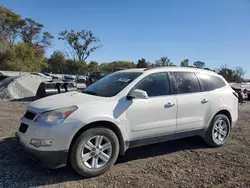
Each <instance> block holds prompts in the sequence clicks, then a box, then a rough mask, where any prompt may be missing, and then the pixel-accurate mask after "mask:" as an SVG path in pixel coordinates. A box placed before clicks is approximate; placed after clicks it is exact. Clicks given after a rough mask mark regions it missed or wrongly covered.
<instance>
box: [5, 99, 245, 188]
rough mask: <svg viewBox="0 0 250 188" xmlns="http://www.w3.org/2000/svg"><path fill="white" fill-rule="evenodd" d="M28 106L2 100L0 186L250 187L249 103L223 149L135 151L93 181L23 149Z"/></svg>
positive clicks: (165, 146) (186, 146)
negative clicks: (19, 134) (21, 131)
mask: <svg viewBox="0 0 250 188" xmlns="http://www.w3.org/2000/svg"><path fill="white" fill-rule="evenodd" d="M27 104H28V103H20V102H7V101H0V187H36V186H48V187H72V188H73V187H88V188H90V187H105V188H109V187H128V188H132V187H140V188H142V187H166V188H170V187H216V188H224V187H232V188H235V187H250V102H247V103H244V104H243V105H241V106H240V109H239V121H238V123H237V125H236V127H235V128H234V129H233V131H232V135H231V138H230V140H229V142H228V144H227V145H226V146H224V147H221V148H209V147H207V145H206V144H204V143H203V141H202V140H201V139H200V138H196V137H194V138H187V139H181V140H176V141H170V142H165V143H160V144H154V145H150V146H146V147H141V148H134V149H131V150H128V151H127V153H126V155H125V156H124V157H123V158H120V159H119V161H118V162H117V164H116V165H115V166H113V167H112V168H111V169H110V170H109V171H108V172H107V173H105V174H104V175H101V176H99V177H95V178H91V179H84V178H82V177H80V176H78V175H77V174H75V173H74V172H73V170H71V169H70V168H69V167H65V168H62V169H57V170H50V169H47V168H42V167H40V166H39V165H37V164H36V163H35V162H33V161H32V160H31V159H30V158H29V157H28V156H27V154H26V153H25V152H24V151H23V150H22V149H21V147H20V146H19V145H18V144H17V140H16V139H15V136H14V133H15V131H17V129H18V127H19V118H20V117H21V116H22V114H23V113H24V111H25V107H26V106H27Z"/></svg>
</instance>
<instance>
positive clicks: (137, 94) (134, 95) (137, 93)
mask: <svg viewBox="0 0 250 188" xmlns="http://www.w3.org/2000/svg"><path fill="white" fill-rule="evenodd" d="M127 99H129V100H131V99H148V94H147V92H146V91H143V90H141V89H135V90H133V91H131V92H130V93H129V94H128V96H127Z"/></svg>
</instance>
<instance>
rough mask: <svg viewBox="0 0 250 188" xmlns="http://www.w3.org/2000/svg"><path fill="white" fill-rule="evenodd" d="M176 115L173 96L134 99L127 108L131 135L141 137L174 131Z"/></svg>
mask: <svg viewBox="0 0 250 188" xmlns="http://www.w3.org/2000/svg"><path fill="white" fill-rule="evenodd" d="M176 115H177V102H176V98H175V96H166V97H154V98H149V99H135V100H133V104H132V105H131V106H130V107H129V109H128V110H127V119H128V122H129V125H130V127H131V131H132V132H131V136H132V138H134V139H141V138H148V137H154V136H158V135H165V134H172V133H175V131H176Z"/></svg>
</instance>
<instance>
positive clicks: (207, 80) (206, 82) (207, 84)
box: [196, 73, 226, 91]
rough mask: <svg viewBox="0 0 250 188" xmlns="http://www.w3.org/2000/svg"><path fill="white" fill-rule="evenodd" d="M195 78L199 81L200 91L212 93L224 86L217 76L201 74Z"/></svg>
mask: <svg viewBox="0 0 250 188" xmlns="http://www.w3.org/2000/svg"><path fill="white" fill-rule="evenodd" d="M196 76H197V77H198V79H199V81H200V84H201V88H202V91H212V90H215V89H218V88H222V87H224V86H225V85H226V84H225V82H224V81H223V80H222V79H221V78H220V77H217V76H212V75H208V74H202V73H198V74H196Z"/></svg>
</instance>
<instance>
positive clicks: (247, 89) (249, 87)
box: [242, 83, 250, 99]
mask: <svg viewBox="0 0 250 188" xmlns="http://www.w3.org/2000/svg"><path fill="white" fill-rule="evenodd" d="M242 87H244V88H245V92H246V93H247V95H248V99H250V83H244V84H242Z"/></svg>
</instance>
